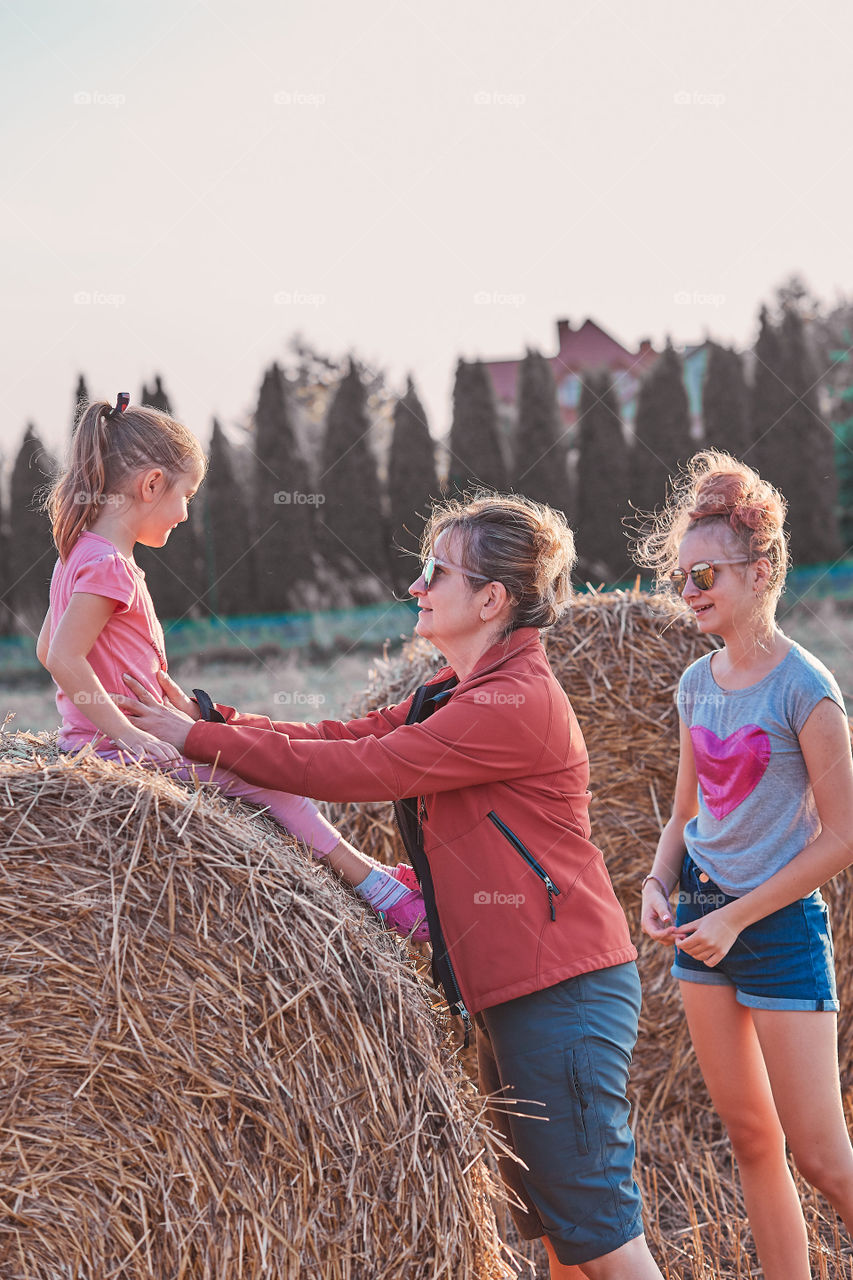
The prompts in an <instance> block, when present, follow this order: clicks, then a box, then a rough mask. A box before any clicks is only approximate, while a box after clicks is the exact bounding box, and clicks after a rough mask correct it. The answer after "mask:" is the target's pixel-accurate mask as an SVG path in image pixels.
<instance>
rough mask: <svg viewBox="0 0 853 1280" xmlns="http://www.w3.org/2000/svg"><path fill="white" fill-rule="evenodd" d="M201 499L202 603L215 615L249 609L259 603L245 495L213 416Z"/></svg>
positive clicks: (236, 612) (228, 448)
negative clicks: (203, 571) (203, 574)
mask: <svg viewBox="0 0 853 1280" xmlns="http://www.w3.org/2000/svg"><path fill="white" fill-rule="evenodd" d="M199 501H200V502H201V510H202V531H203V551H204V562H205V581H206V583H207V591H206V593H205V597H204V604H205V608H206V609H207V610H208V611H209V612H210V613H212V614H214V615H216V616H223V615H225V616H235V615H240V614H247V613H252V612H254V611H255V610H256V609H257V603H256V594H255V585H254V550H253V547H252V537H251V534H250V532H249V512H248V506H247V503H246V495H245V493H244V492H243V490H242V488H241V487H240V484H239V481H238V479H237V473H236V470H235V466H234V457H233V450H232V448H231V445H230V444H229V442H228V439H227V437H226V436H225V433H224V432H223V430H222V428H221V427H220V425H219V423H218V422H217V421H216V419H215V418H214V420H213V434H212V436H211V438H210V462H209V465H208V469H207V475H206V476H205V480H204V488H203V489H202V491H201V495H200V499H199Z"/></svg>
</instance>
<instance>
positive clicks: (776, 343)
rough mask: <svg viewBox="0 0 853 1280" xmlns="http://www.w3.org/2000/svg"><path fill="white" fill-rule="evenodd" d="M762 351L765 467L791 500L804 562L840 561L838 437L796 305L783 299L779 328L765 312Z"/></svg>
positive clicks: (792, 524) (757, 417)
mask: <svg viewBox="0 0 853 1280" xmlns="http://www.w3.org/2000/svg"><path fill="white" fill-rule="evenodd" d="M756 356H757V357H758V359H757V362H756V376H755V385H754V387H753V415H754V416H753V422H754V424H755V429H756V430H757V432H759V433H760V434H759V436H758V439H757V442H756V454H757V457H758V462H759V470H760V471H761V474H762V476H763V477H764V479H765V480H769V481H770V482H771V484H774V485H776V487H777V488H778V489H780V490H781V492H782V493H783V494H784V496H785V498H786V499H787V502H788V527H789V529H790V533H791V553H792V556H793V558H794V559H795V560H796V561H797V562H799V563H800V564H820V563H823V562H825V561H827V560H834V559H836V558H837V557H838V555H839V554H840V551H841V543H840V537H839V533H838V522H837V506H836V504H837V497H838V476H837V474H836V470H835V457H834V444H833V436H832V432H831V430H830V428H829V426H828V424H827V423H826V422H824V420H823V418H822V416H821V413H820V407H819V403H818V396H817V382H818V378H817V373H816V370H815V367H814V363H813V360H812V357H811V355H810V354H809V351H808V347H807V344H806V339H805V333H804V331H803V321H802V317H801V316H800V313H799V310H798V309H797V307H796V306H795V305H793V304H792V303H790V302H789V303H786V304H784V305H783V309H782V319H781V323H780V324H779V325H778V326H774V325H772V323H771V321H770V319H769V316H768V315H767V312H766V308H765V309H763V310H762V313H761V333H760V335H759V341H758V343H757V344H756Z"/></svg>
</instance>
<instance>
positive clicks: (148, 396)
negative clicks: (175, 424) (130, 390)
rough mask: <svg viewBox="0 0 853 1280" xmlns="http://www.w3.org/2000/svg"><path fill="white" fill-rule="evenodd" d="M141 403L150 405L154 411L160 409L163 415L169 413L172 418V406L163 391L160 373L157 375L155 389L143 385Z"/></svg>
mask: <svg viewBox="0 0 853 1280" xmlns="http://www.w3.org/2000/svg"><path fill="white" fill-rule="evenodd" d="M139 403H140V404H147V405H150V406H151V408H152V409H159V410H160V412H161V413H168V415H169V417H170V418H171V416H172V406H171V403H170V401H169V397H168V395H167V393H166V392H165V390H164V389H163V380H162V378H161V377H160V375H159V373H158V374H156V375H155V378H154V386H153V387H150V388H149V387H147V386H146V385H145V384H144V383H143V386H142V394H141V396H140V397H139Z"/></svg>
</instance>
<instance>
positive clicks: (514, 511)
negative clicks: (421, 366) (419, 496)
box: [421, 491, 576, 636]
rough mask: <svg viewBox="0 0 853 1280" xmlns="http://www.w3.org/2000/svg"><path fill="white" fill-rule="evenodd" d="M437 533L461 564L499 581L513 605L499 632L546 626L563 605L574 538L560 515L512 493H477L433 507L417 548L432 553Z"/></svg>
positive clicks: (476, 581) (477, 583)
mask: <svg viewBox="0 0 853 1280" xmlns="http://www.w3.org/2000/svg"><path fill="white" fill-rule="evenodd" d="M442 533H446V534H451V533H452V534H453V535H454V537H455V539H456V542H455V545H456V547H457V548H458V554H459V555H460V557H461V563H462V564H463V565H464V567H465V568H466V569H470V570H471V572H472V574H474V573H476V574H479V575H481V578H478V579H475V578H473V577H471V578H469V579H468V584H469V586H470V587H471V588H472V589H475V588H477V587H479V586H482V578H486V579H487V580H488V581H489V582H502V583H503V585H504V586H505V587H506V589H507V593H508V595H509V597H510V600H511V601H512V604H513V606H514V608H513V615H512V617H511V619H510V621H509V623H508V624H507V627H506V631H505V635H506V636H509V635H510V634H511V633H512V632H513V631H515V630H516V629H517V628H519V627H540V628H541V627H550V626H553V624H554V623H555V622H556V621H557V619H558V618H559V616H560V614H561V613H562V612H563V611H564V609H565V608H566V607H567V605H568V604H569V601H570V599H571V594H572V579H571V573H572V568H573V567H574V564H575V559H576V556H575V540H574V536H573V534H572V531H571V529H570V528H569V526H568V525H567V524H566V519H565V516H564V515H563V514H562V512H560V511H554V510H553V509H552V508H551V507H548V506H545V505H544V504H543V503H539V502H533V501H532V500H531V499H530V498H523V497H520V496H519V495H518V494H507V495H505V494H500V493H488V492H482V491H478V492H477V493H475V494H474V495H473V496H468V495H463V497H462V499H461V500H457V499H452V500H449V501H447V502H444V503H442V504H441V505H440V506H437V507H434V508H433V511H432V514H431V516H430V519H429V520H428V522H427V524H426V527H425V529H424V534H423V539H422V543H421V549H422V553H423V555H424V557H426V556H428V555H431V554H432V549H433V547H434V546H435V543H436V540H437V539H438V537H439V535H440V534H442Z"/></svg>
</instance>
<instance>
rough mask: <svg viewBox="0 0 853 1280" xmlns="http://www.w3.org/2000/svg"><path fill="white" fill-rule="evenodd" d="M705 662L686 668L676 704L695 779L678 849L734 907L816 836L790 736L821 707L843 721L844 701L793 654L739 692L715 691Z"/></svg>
mask: <svg viewBox="0 0 853 1280" xmlns="http://www.w3.org/2000/svg"><path fill="white" fill-rule="evenodd" d="M711 656H712V655H711V654H705V656H704V657H702V658H699V660H698V661H697V662H694V663H693V664H692V665H691V666H689V667H688V668H687V670H686V671H685V673H684V675H683V676H682V677H681V680H680V681H679V685H678V694H677V696H676V705H677V706H678V712H679V715H680V716H681V718H682V720H683V721H684V722H685V724H686V725H687V727H688V728H689V730H690V737H691V740H692V742H693V754H694V757H695V759H696V772H697V774H698V777H699V812H698V814H697V816H696V817H695V818H691V820H690V821H689V822H688V823H687V826H686V827H685V828H684V843H685V845H686V847H687V852H688V853H689V854H690V856H691V857H692V858H693V860H694V862H696V864H697V865H698V866H699V867H701V869H702V870H703V871H705V872H707V874H708V875H709V876H710V877H711V879H712V880H714V881H715V882H716V883H717V884H718V885H719V886H720V888H721V889H722V890H723V892H724V893H728V894H730V895H731V896H733V897H741V896H742V895H743V894H745V893H748V892H749V891H750V889H754V888H755V887H756V885H759V884H762V883H763V882H764V881H765V880H767V879H769V877H770V876H772V875H773V874H774V873H775V872H777V871H779V870H780V868H782V867H784V866H785V864H786V863H788V862H790V861H791V859H792V858H793V857H795V856H796V854H798V853H799V852H800V851H801V850H802V849H803V848H805V846H806V845H807V844H810V843H811V841H812V840H814V838H815V836H817V834H818V832H819V831H820V819H819V817H818V812H817V806H816V805H815V802H814V795H813V794H812V789H811V783H810V781H809V776H808V772H807V770H806V765H805V761H804V760H803V754H802V752H801V750H800V744H799V741H798V734H799V733H800V731H801V729H802V728H803V725H804V724H805V723H806V721H807V720H808V718H809V716H810V715H811V713H812V711H814V709H815V707H816V706H817V704H818V703H819V702H820V701H821V700H822V699H823V698H831V699H832V701H833V702H837V703H838V705H839V707H841V709H842V711H843V710H844V699H843V698H842V696H841V690H840V689H839V687H838V685H837V684H836V681H835V678H834V677H833V675H832V674H831V672H829V671H827V669H826V667H825V666H824V665H823V663H822V662H818V660H817V658H815V657H813V656H812V655H811V654H810V653H808V652H807V651H806V650H805V649H803V648H801V647H800V645H798V644H794V645H793V646H792V647H791V649H790V650H789V651H788V653H786V654H785V657H784V658H783V659H782V661H781V662H780V663H779V664H778V666H776V667H774V668H773V670H772V671H770V672H768V674H767V675H766V676H765V677H764V679H763V680H759V681H758V683H757V684H753V685H750V686H749V687H748V688H746V689H721V688H720V686H719V685H718V684H717V682H716V680H715V679H714V677H713V675H712V674H711Z"/></svg>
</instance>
